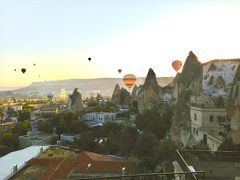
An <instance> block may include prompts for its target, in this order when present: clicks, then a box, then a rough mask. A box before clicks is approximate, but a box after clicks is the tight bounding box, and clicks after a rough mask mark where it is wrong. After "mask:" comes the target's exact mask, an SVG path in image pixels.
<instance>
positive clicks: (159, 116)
mask: <svg viewBox="0 0 240 180" xmlns="http://www.w3.org/2000/svg"><path fill="white" fill-rule="evenodd" d="M172 115H173V113H172V110H171V108H170V107H169V106H167V105H165V106H162V108H161V109H160V110H156V109H151V110H146V111H144V112H143V113H142V114H138V115H137V117H136V125H137V127H138V128H139V129H141V130H143V131H144V132H145V131H146V132H152V133H154V134H155V135H156V137H157V138H158V139H163V138H164V137H165V135H166V133H167V132H168V131H169V129H170V127H171V118H172Z"/></svg>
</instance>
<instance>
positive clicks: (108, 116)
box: [82, 112, 117, 123]
mask: <svg viewBox="0 0 240 180" xmlns="http://www.w3.org/2000/svg"><path fill="white" fill-rule="evenodd" d="M116 118H117V114H116V113H108V112H92V113H85V114H84V115H83V117H82V119H83V120H85V121H95V122H97V123H104V122H105V121H113V120H116Z"/></svg>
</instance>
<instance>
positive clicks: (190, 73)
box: [170, 51, 203, 145]
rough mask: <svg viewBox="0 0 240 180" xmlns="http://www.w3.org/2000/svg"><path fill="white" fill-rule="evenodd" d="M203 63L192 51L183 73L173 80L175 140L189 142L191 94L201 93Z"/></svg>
mask: <svg viewBox="0 0 240 180" xmlns="http://www.w3.org/2000/svg"><path fill="white" fill-rule="evenodd" d="M202 72H203V70H202V65H201V63H200V62H199V61H198V58H197V56H196V55H195V54H194V53H193V52H192V51H190V52H189V55H188V57H187V59H186V61H185V64H184V66H183V70H182V72H181V73H178V74H177V75H176V77H175V79H174V81H173V97H174V102H173V106H174V107H173V109H174V115H173V118H172V127H171V132H170V134H171V135H172V138H173V140H175V141H178V142H179V141H181V142H182V143H183V144H184V145H185V143H184V141H185V142H187V141H188V138H189V137H190V132H191V120H190V96H191V95H200V93H201V90H202V79H203V78H202V74H203V73H202Z"/></svg>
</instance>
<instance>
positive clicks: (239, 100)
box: [227, 65, 240, 145]
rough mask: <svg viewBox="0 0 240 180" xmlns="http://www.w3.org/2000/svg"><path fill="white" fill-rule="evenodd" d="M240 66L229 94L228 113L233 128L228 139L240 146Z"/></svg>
mask: <svg viewBox="0 0 240 180" xmlns="http://www.w3.org/2000/svg"><path fill="white" fill-rule="evenodd" d="M239 87H240V65H238V68H237V71H236V74H235V76H234V80H233V84H232V87H231V90H230V93H229V98H228V103H227V113H228V116H229V117H230V118H231V128H230V131H229V133H228V138H229V139H231V140H232V142H233V144H234V145H239V144H240V88H239Z"/></svg>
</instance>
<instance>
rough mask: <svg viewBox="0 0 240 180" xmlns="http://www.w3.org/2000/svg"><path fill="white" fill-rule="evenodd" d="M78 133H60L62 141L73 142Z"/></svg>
mask: <svg viewBox="0 0 240 180" xmlns="http://www.w3.org/2000/svg"><path fill="white" fill-rule="evenodd" d="M78 137H79V134H78V135H73V134H61V135H60V140H61V142H73V141H74V139H75V138H78Z"/></svg>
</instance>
